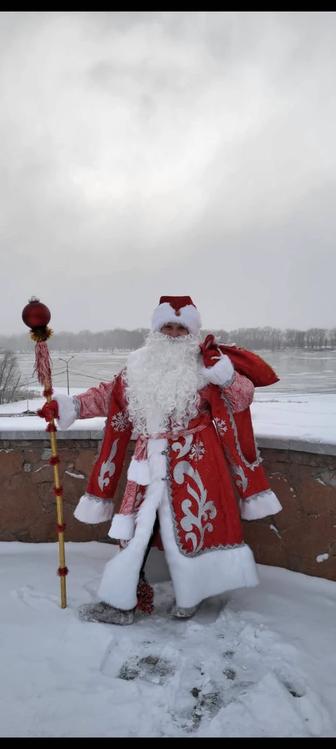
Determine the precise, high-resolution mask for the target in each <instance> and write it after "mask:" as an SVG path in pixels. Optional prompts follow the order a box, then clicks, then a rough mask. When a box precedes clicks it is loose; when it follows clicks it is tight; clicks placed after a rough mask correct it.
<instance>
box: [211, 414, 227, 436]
mask: <svg viewBox="0 0 336 749" xmlns="http://www.w3.org/2000/svg"><path fill="white" fill-rule="evenodd" d="M214 421H215V424H216V427H217V429H218V431H219V434H224V433H225V432H227V426H226V423H225V419H219V418H218V416H216V418H215V419H214Z"/></svg>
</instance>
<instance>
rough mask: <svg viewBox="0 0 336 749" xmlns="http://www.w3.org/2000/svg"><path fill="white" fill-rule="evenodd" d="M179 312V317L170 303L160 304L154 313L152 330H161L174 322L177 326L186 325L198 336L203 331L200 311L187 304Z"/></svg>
mask: <svg viewBox="0 0 336 749" xmlns="http://www.w3.org/2000/svg"><path fill="white" fill-rule="evenodd" d="M179 311H180V314H179V315H177V314H176V312H175V310H174V308H173V307H171V305H170V304H169V303H168V302H163V304H159V305H158V306H157V307H156V308H155V310H154V312H153V316H152V330H153V331H154V330H161V328H162V326H163V325H167V323H168V322H174V323H176V324H177V325H178V324H179V325H184V326H185V327H186V328H187V329H188V330H189V332H190V333H192V334H193V335H198V334H199V332H200V329H201V317H200V314H199V311H198V309H196V307H194V305H193V304H186V305H185V306H184V307H181V309H180V310H179Z"/></svg>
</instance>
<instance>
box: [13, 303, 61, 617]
mask: <svg viewBox="0 0 336 749" xmlns="http://www.w3.org/2000/svg"><path fill="white" fill-rule="evenodd" d="M50 317H51V314H50V311H49V309H48V307H46V305H45V304H42V302H40V300H39V299H36V297H32V298H31V299H30V300H29V302H28V304H27V305H26V306H25V308H24V310H23V312H22V320H23V322H24V323H25V325H27V326H28V328H30V329H31V333H30V337H31V339H32V340H33V341H35V344H36V345H35V368H34V371H35V372H36V374H37V378H38V381H39V382H40V383H41V385H43V387H44V391H43V395H44V396H45V398H46V399H47V402H48V403H50V401H51V399H52V393H53V389H52V378H51V361H50V354H49V349H48V345H47V340H48V338H50V336H51V335H52V330H51V329H50V328H48V322H49V320H50ZM48 420H49V423H48V426H47V429H46V431H47V432H49V435H50V443H51V456H52V457H51V458H50V460H49V463H50V465H52V466H53V469H54V493H55V496H56V511H57V532H58V558H59V567H58V570H57V574H58V575H59V577H60V585H61V608H62V609H65V608H66V605H67V600H66V575H67V574H68V568H67V567H66V565H65V550H64V530H65V524H64V520H63V489H62V486H61V482H60V477H59V469H58V464H59V462H60V461H59V457H58V452H57V440H56V431H57V428H56V425H55V422H54V417H53V416H52V414H50V419H48Z"/></svg>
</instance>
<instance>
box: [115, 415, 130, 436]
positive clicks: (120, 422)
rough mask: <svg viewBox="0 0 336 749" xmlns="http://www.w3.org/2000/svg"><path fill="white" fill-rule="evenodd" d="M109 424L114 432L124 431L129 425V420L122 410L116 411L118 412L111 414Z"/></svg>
mask: <svg viewBox="0 0 336 749" xmlns="http://www.w3.org/2000/svg"><path fill="white" fill-rule="evenodd" d="M111 424H112V426H113V429H115V431H116V432H124V431H125V429H127V427H128V425H129V420H128V417H127V415H126V414H124V413H123V412H122V411H118V413H116V414H114V416H112V419H111Z"/></svg>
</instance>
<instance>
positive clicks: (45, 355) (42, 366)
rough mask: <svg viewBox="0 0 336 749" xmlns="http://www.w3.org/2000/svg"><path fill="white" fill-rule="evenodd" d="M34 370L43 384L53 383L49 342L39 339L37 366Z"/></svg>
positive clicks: (37, 344)
mask: <svg viewBox="0 0 336 749" xmlns="http://www.w3.org/2000/svg"><path fill="white" fill-rule="evenodd" d="M34 372H36V374H37V379H38V381H39V382H40V383H41V385H50V383H51V359H50V354H49V349H48V344H47V343H46V342H45V341H38V343H36V346H35V367H34Z"/></svg>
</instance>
